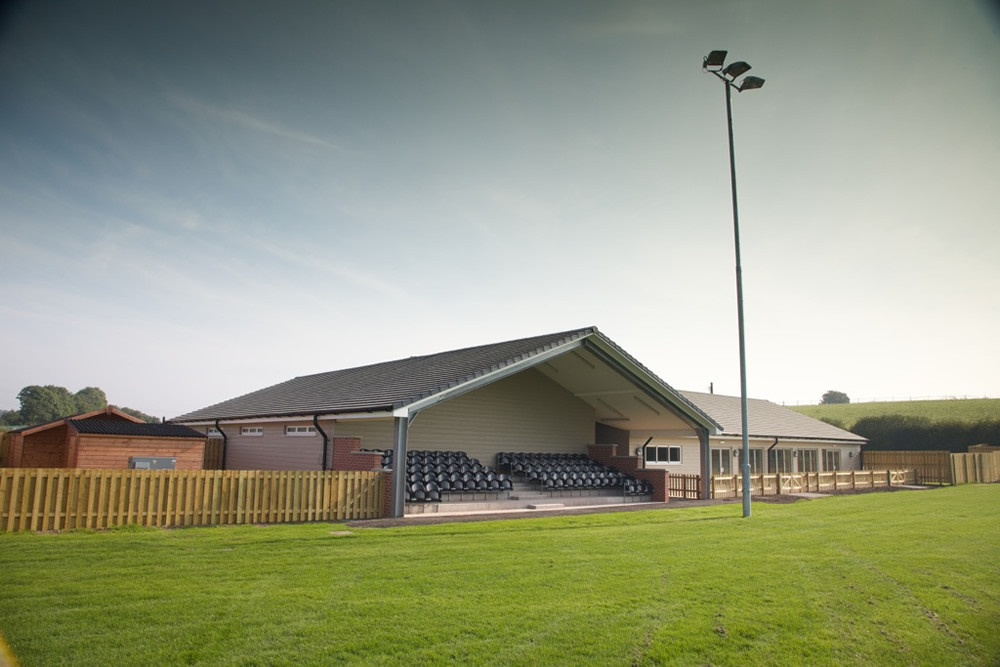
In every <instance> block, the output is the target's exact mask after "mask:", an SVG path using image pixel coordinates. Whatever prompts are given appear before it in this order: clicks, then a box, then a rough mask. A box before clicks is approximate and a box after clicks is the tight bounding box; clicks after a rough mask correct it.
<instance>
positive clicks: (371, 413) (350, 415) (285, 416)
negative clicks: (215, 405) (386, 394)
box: [170, 406, 392, 426]
mask: <svg viewBox="0 0 1000 667" xmlns="http://www.w3.org/2000/svg"><path fill="white" fill-rule="evenodd" d="M391 416H392V408H390V407H389V406H381V407H378V408H370V409H369V408H355V409H346V410H343V411H341V410H336V411H330V410H313V411H306V412H302V411H296V412H288V413H280V414H268V415H246V416H242V417H241V416H228V417H218V418H215V417H199V418H196V419H172V420H170V421H171V422H172V423H174V424H187V425H189V426H215V424H216V423H219V424H247V423H252V422H259V423H270V422H288V421H312V419H314V418H316V419H322V420H329V419H385V418H386V417H391Z"/></svg>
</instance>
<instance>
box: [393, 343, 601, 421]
mask: <svg viewBox="0 0 1000 667" xmlns="http://www.w3.org/2000/svg"><path fill="white" fill-rule="evenodd" d="M590 335H593V334H587V336H590ZM585 340H586V336H585V337H580V338H573V339H571V340H567V341H564V342H562V343H560V344H558V345H553V346H551V347H549V348H547V349H544V350H542V351H540V352H536V353H535V354H530V355H520V356H518V357H517V358H515V359H513V360H510V361H509V363H505V364H503V365H500V366H498V367H495V368H493V369H492V370H490V371H487V372H483V373H481V374H478V375H476V376H474V377H471V378H469V379H468V380H466V381H464V382H457V383H454V384H451V385H449V386H447V387H445V388H443V389H441V390H439V391H435V392H433V393H431V394H429V395H426V396H423V397H420V398H418V399H416V400H413V401H410V402H403V403H399V404H397V405H396V406H394V407H393V411H392V414H393V416H394V417H399V418H412V417H414V416H415V415H416V414H417V413H418V412H420V411H421V410H424V409H426V408H429V407H431V406H432V405H436V404H438V403H442V402H444V401H447V400H449V399H452V398H455V397H456V396H460V395H462V394H465V393H468V392H470V391H473V390H475V389H479V388H480V387H484V386H486V385H488V384H491V383H493V382H496V381H497V380H502V379H503V378H506V377H510V376H511V375H515V374H517V373H520V372H521V371H523V370H526V369H528V368H532V367H534V366H537V365H538V364H541V363H543V362H545V361H548V360H549V359H552V358H554V357H558V356H560V355H563V354H565V353H567V352H570V351H572V350H575V349H578V348H580V347H582V346H583V343H584V341H585Z"/></svg>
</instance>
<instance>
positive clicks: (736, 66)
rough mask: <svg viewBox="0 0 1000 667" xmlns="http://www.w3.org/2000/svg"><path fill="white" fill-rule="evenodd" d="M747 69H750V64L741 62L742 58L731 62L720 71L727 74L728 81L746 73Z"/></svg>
mask: <svg viewBox="0 0 1000 667" xmlns="http://www.w3.org/2000/svg"><path fill="white" fill-rule="evenodd" d="M749 71H750V65H748V64H747V63H745V62H743V61H742V60H739V61H737V62H735V63H731V64H730V65H728V66H727V67H726V69H724V70H722V73H723V74H725V75H726V76H728V77H729V80H730V81H733V80H734V79H736V77H738V76H742V75H743V74H746V73H747V72H749Z"/></svg>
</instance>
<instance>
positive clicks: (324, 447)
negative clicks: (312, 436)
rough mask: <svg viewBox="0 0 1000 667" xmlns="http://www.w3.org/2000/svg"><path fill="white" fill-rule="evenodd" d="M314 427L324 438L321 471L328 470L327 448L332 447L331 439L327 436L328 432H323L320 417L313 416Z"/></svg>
mask: <svg viewBox="0 0 1000 667" xmlns="http://www.w3.org/2000/svg"><path fill="white" fill-rule="evenodd" d="M313 426H315V427H316V430H317V431H319V434H320V435H321V436H323V467H322V468H321V470H326V448H327V447H328V446H329V445H330V438H329V437H328V436H327V434H326V431H324V430H323V427H322V426H320V425H319V415H313Z"/></svg>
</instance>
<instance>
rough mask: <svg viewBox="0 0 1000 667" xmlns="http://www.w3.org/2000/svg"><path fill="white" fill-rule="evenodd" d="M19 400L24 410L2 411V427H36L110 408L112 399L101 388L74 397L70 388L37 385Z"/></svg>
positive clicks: (143, 416) (142, 415) (147, 418)
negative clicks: (109, 404)
mask: <svg viewBox="0 0 1000 667" xmlns="http://www.w3.org/2000/svg"><path fill="white" fill-rule="evenodd" d="M17 400H18V401H19V402H20V404H21V407H20V409H18V410H4V411H0V426H33V425H35V424H44V423H46V422H50V421H55V420H56V419H61V418H63V417H69V416H71V415H78V414H81V413H83V412H93V411H94V410H103V409H105V408H107V407H108V397H107V396H106V395H105V393H104V391H103V390H101V389H100V388H99V387H84V388H83V389H81V390H80V391H78V392H76V393H72V392H70V391H69V390H68V389H66V387H57V386H55V385H51V384H48V385H44V386H42V385H37V384H33V385H29V386H27V387H25V388H24V389H22V390H21V391H20V392H18V394H17ZM111 407H113V408H116V409H118V410H121V411H122V412H124V413H125V414H127V415H131V416H133V417H136V418H138V419H141V420H143V421H145V422H149V423H155V422H158V421H160V420H159V419H157V418H156V417H153V416H151V415H147V414H146V413H144V412H140V411H139V410H134V409H132V408H126V407H117V406H114V405H112V406H111Z"/></svg>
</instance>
